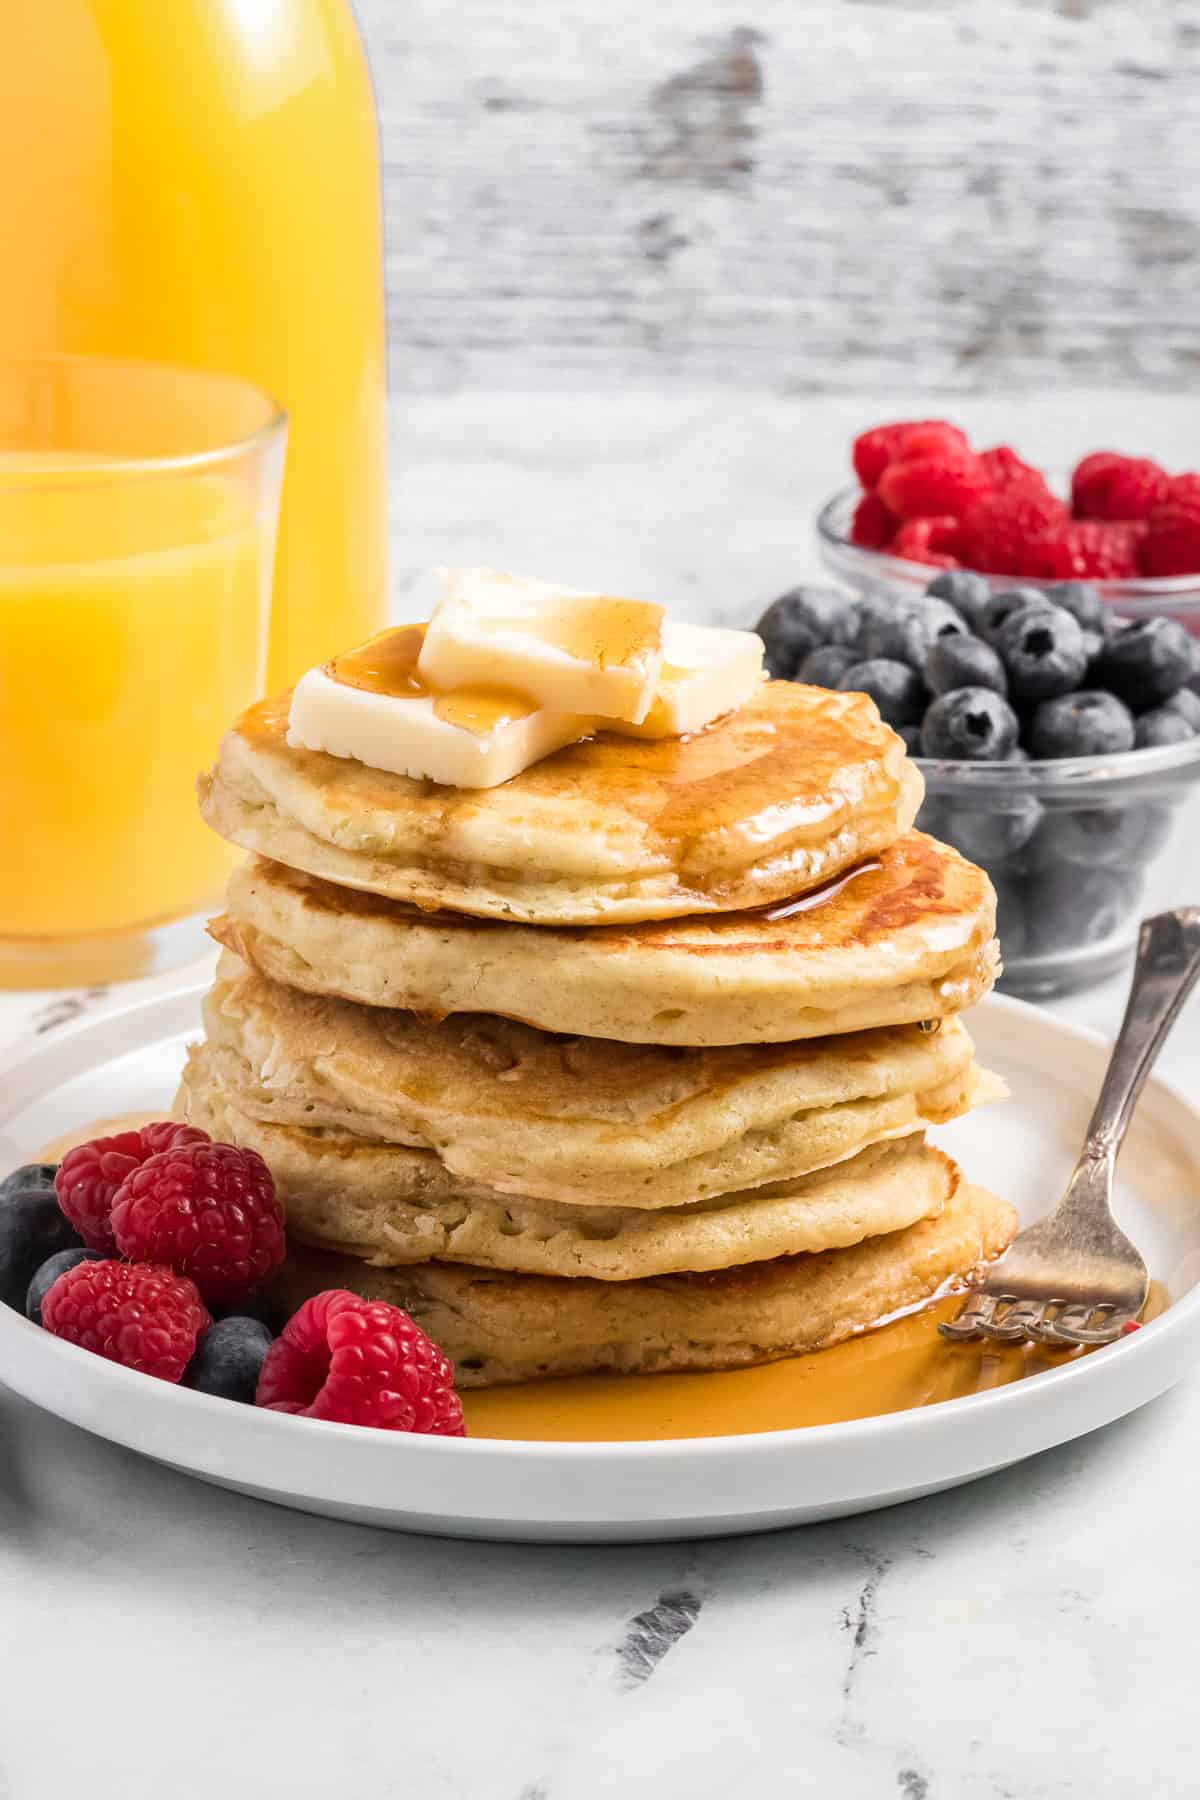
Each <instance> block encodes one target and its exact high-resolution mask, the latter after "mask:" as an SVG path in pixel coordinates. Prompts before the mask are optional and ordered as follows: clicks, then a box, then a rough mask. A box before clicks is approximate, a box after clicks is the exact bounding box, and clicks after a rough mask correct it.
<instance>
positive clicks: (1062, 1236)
mask: <svg viewBox="0 0 1200 1800" xmlns="http://www.w3.org/2000/svg"><path fill="white" fill-rule="evenodd" d="M1197 977H1200V907H1195V906H1188V907H1181V908H1180V909H1179V910H1178V911H1175V912H1167V913H1159V914H1158V916H1157V917H1156V918H1153V919H1146V920H1145V921H1144V922H1143V925H1142V929H1141V934H1140V936H1139V939H1138V953H1137V963H1136V965H1135V967H1134V971H1133V982H1132V985H1131V987H1130V990H1129V1000H1128V1002H1127V1003H1126V1007H1125V1017H1124V1019H1123V1020H1122V1022H1121V1029H1120V1031H1119V1032H1118V1034H1117V1041H1116V1043H1115V1044H1114V1045H1113V1052H1112V1058H1111V1060H1110V1062H1109V1065H1108V1070H1107V1073H1106V1074H1105V1077H1104V1085H1103V1087H1102V1088H1101V1089H1100V1098H1099V1099H1098V1100H1097V1102H1096V1110H1095V1112H1094V1113H1093V1114H1092V1120H1091V1124H1090V1125H1089V1126H1088V1131H1087V1137H1086V1138H1085V1140H1084V1145H1083V1151H1082V1153H1081V1155H1080V1158H1079V1161H1078V1163H1077V1164H1076V1165H1075V1173H1074V1174H1073V1175H1072V1177H1071V1179H1070V1182H1069V1183H1068V1185H1067V1191H1066V1193H1065V1194H1064V1195H1063V1197H1062V1199H1061V1200H1060V1201H1059V1203H1058V1205H1057V1206H1056V1207H1055V1209H1054V1211H1053V1212H1052V1213H1050V1214H1048V1215H1047V1217H1046V1218H1044V1219H1039V1220H1038V1222H1037V1224H1036V1225H1031V1226H1030V1227H1029V1229H1028V1230H1027V1231H1022V1232H1021V1234H1020V1235H1019V1237H1016V1238H1014V1239H1013V1242H1012V1243H1011V1244H1010V1245H1009V1247H1008V1249H1007V1250H1006V1251H1005V1253H1004V1255H1003V1256H1002V1257H1000V1258H999V1260H998V1261H997V1262H995V1263H993V1264H992V1266H991V1268H990V1269H989V1270H988V1272H987V1274H986V1276H985V1277H984V1279H983V1282H982V1284H981V1286H979V1287H977V1288H976V1289H975V1290H974V1292H973V1293H972V1294H971V1296H970V1297H969V1298H968V1300H967V1301H966V1303H965V1304H964V1306H963V1308H962V1310H961V1312H960V1313H959V1314H958V1317H957V1318H956V1319H952V1320H951V1321H950V1322H949V1323H948V1324H945V1325H940V1326H939V1327H938V1329H939V1331H940V1332H941V1334H942V1336H943V1337H946V1338H951V1339H953V1340H954V1341H956V1342H958V1343H963V1342H967V1343H970V1342H972V1341H975V1340H978V1339H980V1338H990V1339H993V1340H995V1341H996V1342H999V1343H1005V1344H1015V1343H1022V1342H1023V1343H1040V1344H1057V1345H1059V1346H1060V1347H1062V1346H1066V1345H1072V1344H1075V1345H1078V1344H1111V1343H1112V1341H1113V1339H1114V1338H1117V1337H1119V1336H1120V1335H1121V1333H1122V1332H1123V1331H1124V1330H1125V1329H1126V1328H1127V1327H1128V1326H1129V1324H1130V1323H1131V1322H1132V1321H1133V1320H1135V1319H1136V1318H1137V1316H1138V1314H1139V1313H1140V1312H1141V1310H1142V1307H1143V1306H1144V1305H1145V1303H1146V1294H1147V1291H1148V1289H1149V1286H1150V1277H1149V1274H1148V1273H1147V1269H1146V1265H1145V1263H1144V1262H1143V1261H1142V1258H1141V1256H1140V1255H1139V1254H1138V1252H1137V1250H1136V1249H1135V1248H1134V1246H1133V1245H1132V1244H1131V1243H1130V1241H1129V1239H1128V1238H1127V1237H1126V1236H1125V1233H1124V1232H1123V1231H1122V1230H1121V1229H1120V1228H1119V1226H1118V1225H1117V1222H1116V1220H1115V1219H1114V1218H1113V1214H1112V1183H1113V1170H1114V1168H1115V1165H1116V1160H1117V1152H1118V1151H1119V1150H1120V1148H1121V1141H1122V1139H1123V1138H1124V1136H1125V1132H1126V1129H1127V1127H1128V1125H1129V1121H1130V1119H1131V1117H1132V1116H1133V1109H1134V1107H1135V1106H1136V1104H1137V1100H1138V1096H1139V1094H1140V1093H1141V1091H1142V1088H1143V1086H1144V1084H1145V1081H1146V1077H1147V1075H1149V1073H1150V1070H1151V1068H1152V1067H1153V1065H1154V1060H1155V1058H1156V1057H1157V1055H1158V1053H1159V1051H1160V1049H1161V1048H1162V1045H1163V1042H1164V1040H1165V1038H1166V1036H1167V1033H1168V1032H1169V1031H1170V1029H1171V1027H1172V1025H1173V1024H1174V1023H1175V1020H1176V1019H1177V1018H1178V1017H1179V1012H1180V1009H1181V1007H1182V1006H1183V1003H1184V1001H1185V1000H1186V999H1187V997H1188V995H1189V994H1190V993H1191V991H1192V988H1193V987H1194V986H1195V984H1196V980H1197Z"/></svg>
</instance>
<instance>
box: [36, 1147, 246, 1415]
mask: <svg viewBox="0 0 1200 1800" xmlns="http://www.w3.org/2000/svg"><path fill="white" fill-rule="evenodd" d="M127 1135H128V1134H127ZM211 1323H212V1320H211V1319H210V1317H209V1314H208V1310H207V1308H206V1307H205V1305H204V1303H203V1301H202V1300H201V1298H200V1296H199V1294H198V1293H197V1292H196V1287H195V1284H194V1283H193V1282H191V1281H188V1280H187V1279H186V1277H185V1276H182V1275H176V1274H174V1273H173V1271H172V1270H170V1269H164V1268H160V1267H156V1266H155V1265H154V1264H153V1263H122V1262H81V1263H77V1264H76V1265H75V1267H74V1268H73V1269H67V1270H66V1271H65V1272H64V1273H63V1274H62V1275H60V1276H59V1277H58V1280H57V1281H56V1282H55V1283H54V1284H53V1286H52V1287H51V1288H50V1290H49V1292H48V1293H47V1294H46V1297H45V1299H44V1300H43V1301H42V1325H43V1327H44V1328H45V1330H47V1331H49V1332H51V1333H53V1335H54V1336H55V1337H60V1338H65V1339H66V1341H67V1342H68V1343H69V1344H78V1345H79V1346H80V1348H81V1349H83V1350H93V1351H95V1353H96V1355H97V1356H105V1357H107V1358H108V1360H109V1362H117V1363H123V1364H124V1365H125V1367H126V1368H127V1369H140V1370H141V1372H142V1374H143V1375H156V1376H157V1377H158V1378H159V1380H160V1381H178V1380H179V1379H180V1377H181V1376H182V1374H183V1372H184V1370H185V1369H186V1368H187V1366H188V1364H189V1362H190V1361H191V1360H192V1356H193V1354H194V1353H195V1349H196V1339H197V1338H198V1337H199V1336H200V1333H201V1332H202V1331H206V1330H207V1329H208V1327H209V1325H210V1324H211Z"/></svg>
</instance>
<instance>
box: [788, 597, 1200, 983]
mask: <svg viewBox="0 0 1200 1800" xmlns="http://www.w3.org/2000/svg"><path fill="white" fill-rule="evenodd" d="M922 573H923V576H924V581H925V585H924V587H923V588H920V587H919V588H916V589H915V591H913V592H908V591H903V592H901V593H899V594H898V593H896V592H895V591H894V590H891V589H886V590H885V589H878V588H876V589H872V590H869V591H866V592H843V591H839V590H835V589H832V588H824V587H815V586H802V587H796V588H792V589H790V590H789V591H788V592H787V593H785V594H782V595H780V597H779V598H778V599H777V600H775V601H773V602H772V604H771V605H770V606H769V607H768V608H767V609H766V611H765V613H764V614H763V615H762V617H761V618H760V619H759V621H758V625H757V630H758V631H759V633H760V635H761V636H762V638H763V641H764V643H765V645H766V663H767V668H768V671H769V672H770V674H771V675H772V676H773V677H774V678H776V679H781V680H787V681H803V682H807V683H810V684H812V685H814V686H818V687H827V688H841V689H844V690H851V689H852V690H856V691H859V692H863V693H867V694H869V695H870V696H871V697H872V699H874V701H875V703H876V705H877V706H878V707H879V710H880V713H881V715H882V716H883V718H884V719H886V721H887V722H888V724H890V725H891V726H892V727H893V728H894V729H895V730H896V731H897V732H898V733H899V734H900V736H901V737H902V738H903V739H904V742H905V744H906V745H907V747H908V750H909V753H910V754H911V755H912V756H913V757H914V758H915V759H916V761H917V763H918V766H919V767H920V769H921V772H922V774H923V775H924V777H925V802H924V805H923V807H922V809H921V812H920V815H919V817H918V819H917V826H918V828H919V829H920V830H923V831H928V832H930V833H931V834H932V835H933V836H934V837H937V838H940V839H941V840H942V841H943V842H944V843H948V844H952V845H953V846H954V847H955V849H957V850H959V851H961V852H962V854H963V855H964V856H966V857H968V858H969V859H970V860H971V861H972V862H975V863H979V864H981V865H982V866H983V867H984V868H985V869H986V870H987V871H988V874H989V875H990V876H991V878H992V881H993V883H994V885H995V888H996V893H997V897H998V902H999V908H998V922H999V933H1000V944H1001V950H1002V953H1003V957H1004V976H1003V979H1002V983H1001V985H1002V986H1003V987H1004V988H1006V989H1007V990H1008V991H1009V992H1011V993H1019V994H1024V995H1026V996H1029V997H1040V996H1049V995H1051V994H1056V993H1064V992H1068V991H1070V990H1071V989H1075V988H1082V987H1087V986H1090V985H1091V984H1092V983H1094V982H1096V981H1099V980H1102V979H1103V978H1104V977H1105V976H1107V975H1110V974H1112V973H1114V972H1115V971H1116V970H1117V969H1119V968H1120V967H1121V965H1122V964H1123V963H1124V962H1125V960H1126V959H1127V957H1128V956H1129V955H1130V953H1131V952H1132V949H1133V946H1134V942H1135V939H1136V935H1137V927H1138V922H1139V920H1140V919H1141V918H1143V917H1145V916H1146V915H1147V914H1149V913H1152V912H1156V911H1160V910H1164V909H1166V908H1167V907H1171V906H1178V905H1179V904H1180V903H1181V902H1184V901H1187V900H1192V899H1195V898H1197V897H1198V896H1197V883H1198V882H1200V654H1198V652H1200V638H1197V637H1194V636H1192V635H1191V633H1190V632H1189V631H1188V630H1187V629H1186V628H1185V626H1184V625H1183V624H1182V623H1181V622H1180V621H1179V620H1178V619H1175V618H1170V617H1168V616H1166V615H1164V614H1158V615H1151V616H1141V617H1139V616H1133V617H1129V616H1127V615H1126V614H1125V613H1124V612H1123V611H1119V610H1118V609H1116V608H1115V607H1113V606H1111V605H1109V604H1108V603H1107V602H1106V599H1105V597H1104V595H1103V593H1102V592H1101V589H1100V587H1099V585H1098V584H1096V583H1092V582H1087V581H1080V580H1067V581H1061V582H1041V583H1035V582H1033V581H1030V580H1025V581H1022V582H1017V583H1013V582H1010V583H1008V584H1007V585H1004V584H1002V583H999V582H996V581H994V580H989V579H988V578H987V577H986V576H984V575H981V574H979V573H976V572H974V571H970V570H966V569H945V570H941V571H938V572H936V573H932V574H931V571H930V570H929V568H928V567H926V568H925V569H924V570H923V571H922Z"/></svg>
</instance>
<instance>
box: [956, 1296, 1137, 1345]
mask: <svg viewBox="0 0 1200 1800" xmlns="http://www.w3.org/2000/svg"><path fill="white" fill-rule="evenodd" d="M1136 1316H1137V1315H1136V1313H1134V1312H1133V1311H1132V1310H1130V1309H1129V1308H1120V1307H1117V1306H1115V1305H1114V1304H1113V1303H1112V1302H1111V1301H1108V1300H1102V1301H1098V1302H1094V1303H1092V1302H1087V1301H1082V1302H1079V1301H1067V1300H1059V1299H1050V1300H1022V1299H1020V1298H1019V1297H1018V1296H1017V1295H1016V1294H988V1293H979V1294H976V1295H975V1297H974V1298H973V1299H971V1300H968V1301H967V1303H966V1305H965V1306H964V1307H963V1309H962V1311H961V1312H960V1313H959V1315H958V1317H957V1318H956V1319H951V1320H950V1321H949V1322H948V1323H946V1324H941V1325H939V1326H938V1330H939V1331H940V1332H941V1334H942V1336H943V1337H944V1338H950V1339H952V1340H953V1341H954V1342H956V1343H960V1344H961V1343H971V1342H978V1341H979V1340H981V1339H984V1338H987V1339H990V1340H991V1341H992V1342H993V1343H998V1344H1019V1343H1027V1344H1052V1345H1057V1346H1058V1348H1060V1349H1067V1348H1079V1347H1080V1346H1083V1345H1091V1344H1111V1343H1113V1342H1114V1340H1115V1339H1116V1338H1119V1337H1120V1336H1121V1334H1122V1333H1123V1332H1124V1331H1125V1330H1126V1328H1127V1326H1128V1325H1129V1324H1130V1323H1131V1322H1132V1321H1133V1320H1134V1319H1135V1318H1136Z"/></svg>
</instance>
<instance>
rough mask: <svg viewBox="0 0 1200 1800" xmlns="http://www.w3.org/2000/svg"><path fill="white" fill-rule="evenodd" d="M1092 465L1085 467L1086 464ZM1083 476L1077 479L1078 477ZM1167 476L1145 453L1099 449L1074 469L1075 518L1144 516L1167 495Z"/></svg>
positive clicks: (1115, 518)
mask: <svg viewBox="0 0 1200 1800" xmlns="http://www.w3.org/2000/svg"><path fill="white" fill-rule="evenodd" d="M1089 464H1092V465H1093V466H1092V467H1091V468H1090V469H1089V467H1088V465H1089ZM1081 475H1082V477H1083V479H1082V480H1081V479H1080V477H1081ZM1169 486H1170V476H1169V475H1168V474H1167V472H1166V470H1165V469H1160V468H1159V466H1158V464H1157V463H1156V462H1151V461H1150V459H1149V457H1146V456H1116V455H1114V454H1113V453H1112V452H1110V451H1107V450H1101V451H1100V452H1099V453H1098V454H1097V455H1096V456H1094V457H1085V459H1084V461H1083V462H1081V463H1080V465H1079V467H1078V468H1077V469H1076V471H1075V476H1074V479H1073V480H1072V483H1071V497H1072V503H1073V505H1074V509H1075V517H1076V518H1077V519H1113V520H1128V519H1148V518H1149V517H1150V514H1151V513H1152V512H1153V511H1154V508H1155V507H1156V506H1158V505H1160V504H1161V502H1162V501H1164V500H1165V499H1166V498H1167V493H1168V488H1169Z"/></svg>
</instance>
